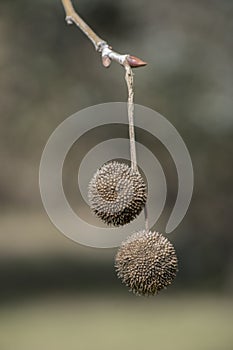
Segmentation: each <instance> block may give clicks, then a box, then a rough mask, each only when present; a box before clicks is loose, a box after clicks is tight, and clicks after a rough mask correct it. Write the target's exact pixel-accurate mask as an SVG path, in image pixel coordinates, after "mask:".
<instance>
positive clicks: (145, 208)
mask: <svg viewBox="0 0 233 350" xmlns="http://www.w3.org/2000/svg"><path fill="white" fill-rule="evenodd" d="M144 217H145V230H146V232H149V219H148V210H147V203H145V206H144Z"/></svg>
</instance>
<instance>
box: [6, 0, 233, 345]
mask: <svg viewBox="0 0 233 350" xmlns="http://www.w3.org/2000/svg"><path fill="white" fill-rule="evenodd" d="M74 5H76V8H78V9H79V13H80V14H81V16H82V17H83V18H84V19H85V20H86V21H87V22H88V23H89V24H90V26H91V27H92V28H93V29H95V30H96V31H97V33H98V34H99V35H100V36H101V37H103V39H106V40H107V41H108V42H109V43H110V44H111V45H112V46H113V48H114V49H115V50H117V51H119V52H122V53H124V52H129V53H131V54H135V55H137V56H139V57H141V58H142V59H144V60H145V61H147V62H148V63H149V64H148V66H147V67H145V68H141V69H138V70H135V84H136V95H135V101H136V103H138V104H142V105H144V106H147V107H150V108H152V109H154V110H156V111H158V112H159V113H161V114H162V115H164V116H166V118H167V119H168V120H169V121H170V122H171V123H172V124H173V125H174V126H175V127H176V128H177V130H178V131H179V133H180V134H181V136H182V137H183V139H184V141H185V143H186V145H187V147H188V149H189V151H190V154H191V158H192V161H193V166H194V175H195V188H194V194H193V199H192V202H191V205H190V208H189V210H188V213H187V215H186V217H185V219H184V220H183V222H182V223H181V224H180V225H179V227H177V229H176V230H175V232H173V233H172V234H170V235H169V239H170V240H171V241H172V242H173V243H174V245H175V248H176V250H177V254H178V257H179V273H178V276H177V278H176V280H175V282H174V283H173V285H172V286H170V287H169V288H168V290H166V291H163V292H161V294H159V295H158V296H156V297H154V298H149V299H147V298H139V297H136V296H134V295H132V294H130V293H129V292H128V291H127V288H125V287H124V286H123V285H121V283H120V281H119V280H117V277H116V275H115V271H114V255H115V253H116V249H94V248H88V247H85V246H81V245H78V244H77V243H74V242H72V241H70V240H68V239H67V238H65V237H64V236H63V235H61V234H60V233H59V231H58V230H57V229H56V228H55V227H54V226H53V225H52V223H51V222H50V220H49V218H48V217H47V214H46V212H45V210H44V208H43V206H42V202H41V198H40V193H39V186H38V169H39V162H40V157H41V154H42V151H43V148H44V146H45V143H46V142H47V139H48V137H49V136H50V135H51V133H52V132H53V131H54V129H55V128H56V127H57V126H58V125H59V124H60V123H61V122H62V121H63V120H64V119H65V118H66V117H68V116H69V115H71V114H73V113H75V112H77V111H79V110H81V109H83V108H85V107H89V106H92V105H94V104H98V103H103V102H115V101H126V87H125V82H124V79H123V76H124V75H123V74H124V72H123V69H122V67H120V66H119V65H117V64H115V63H112V65H111V67H110V68H109V69H105V68H103V67H102V65H101V62H100V57H99V56H98V54H96V52H95V50H94V49H93V46H92V44H91V43H90V42H89V41H88V40H87V39H86V38H85V37H84V35H83V34H82V33H81V32H80V31H79V30H78V29H77V28H76V27H75V26H67V25H66V23H65V21H64V11H63V8H62V5H61V2H60V1H48V0H40V1H39V0H34V1H29V0H20V1H13V0H1V2H0V44H1V50H0V74H1V75H0V76H1V79H0V91H1V94H0V159H1V171H0V209H1V213H0V276H1V277H0V280H1V286H0V349H2V350H12V349H17V350H21V349H23V350H31V349H34V350H36V349H41V348H43V349H56V350H60V349H65V348H68V349H71V350H72V349H85V350H89V349H97V350H98V349H102V350H105V349H110V348H111V349H113V350H115V349H125V348H128V349H134V350H139V349H141V348H142V347H146V346H149V347H158V348H159V349H161V350H162V349H163V350H167V349H170V348H171V346H172V348H173V349H179V350H183V349H195V350H196V349H203V350H209V349H211V350H215V349H216V350H219V349H222V350H230V349H232V348H233V334H232V321H233V300H232V291H233V268H232V266H233V254H232V253H233V247H232V245H233V235H232V208H233V193H232V192H233V182H232V178H233V162H232V158H233V118H232V110H233V99H232V92H233V82H232V76H233V66H232V60H233V44H232V32H233V22H232V15H233V3H232V1H231V0H222V1H217V0H185V1H184V0H177V1H175V2H174V1H172V0H164V1H155V0H147V1H141V0H124V1H123V0H119V1H117V2H116V1H115V2H113V1H111V0H86V1H81V0H80V1H74ZM93 137H94V136H93V135H89V139H88V138H87V140H86V141H85V142H93ZM126 137H127V134H126ZM140 137H141V142H142V143H143V142H144V144H145V145H146V143H147V142H149V141H148V135H147V136H146V135H141V136H140V135H139V138H140ZM150 145H151V147H152V146H153V147H154V148H153V147H152V148H153V151H154V154H155V155H156V157H157V158H158V159H159V160H160V161H161V164H162V165H163V166H164V167H165V170H164V171H165V174H166V177H167V181H168V184H169V188H168V199H167V202H166V210H165V211H164V213H163V215H162V217H161V218H160V220H159V222H158V223H157V225H156V227H155V228H156V229H157V230H159V231H160V232H163V230H164V227H165V226H164V225H165V223H166V220H167V217H168V215H169V210H170V209H171V208H172V207H173V205H174V200H175V198H176V194H177V178H176V173H175V168H174V164H173V163H172V160H171V159H170V158H169V155H168V154H167V152H165V150H164V149H163V147H162V146H161V145H160V144H159V143H158V142H156V140H151V141H150ZM78 150H79V148H78V147H76V151H75V149H74V150H73V152H72V154H73V158H72V157H71V156H70V157H69V159H68V161H67V164H66V169H65V175H64V186H65V188H67V193H69V195H70V196H71V199H70V200H71V201H72V200H74V199H75V197H77V191H76V190H75V189H74V185H75V179H76V175H77V174H76V173H74V172H73V171H72V170H73V162H74V159H76V158H78V154H77V153H78V152H79V151H78ZM75 152H76V154H75ZM75 157H76V158H75ZM79 158H80V157H79ZM76 160H77V159H76ZM73 189H74V190H73ZM76 199H77V198H76ZM80 206H81V209H82V203H81V204H80ZM88 215H90V213H88ZM77 229H78V228H77Z"/></svg>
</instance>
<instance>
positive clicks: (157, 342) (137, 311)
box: [0, 294, 233, 350]
mask: <svg viewBox="0 0 233 350" xmlns="http://www.w3.org/2000/svg"><path fill="white" fill-rule="evenodd" d="M232 309H233V301H232V300H230V299H227V298H225V299H224V298H220V297H213V296H212V297H211V296H207V295H205V296H203V297H196V296H195V297H194V296H180V297H177V298H175V297H173V298H172V299H171V298H167V296H166V295H162V294H161V295H159V296H157V297H155V298H151V299H150V298H149V299H144V298H138V297H134V296H132V297H129V299H123V300H121V299H119V298H118V297H116V298H112V299H111V298H106V299H104V298H102V299H100V298H87V297H86V298H84V297H83V298H79V299H76V298H74V297H68V298H67V297H66V298H64V297H62V298H61V297H60V298H56V297H55V296H54V297H53V298H51V299H48V298H47V299H43V300H40V301H39V300H38V301H34V302H28V303H23V304H18V305H14V306H12V305H11V306H5V307H4V308H2V309H1V312H0V349H2V350H13V349H17V350H32V349H33V350H37V349H38V350H39V349H44V350H47V349H48V350H49V349H50V350H51V349H54V350H55V349H56V350H63V349H69V350H73V349H76V350H77V349H82V350H91V349H96V350H105V349H106V350H107V349H112V350H119V349H134V350H141V349H145V348H150V349H160V350H168V349H169V350H170V349H177V350H178V349H179V350H202V349H203V350H220V349H221V350H230V349H232V348H233V332H232V324H233V312H232Z"/></svg>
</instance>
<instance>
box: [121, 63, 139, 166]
mask: <svg viewBox="0 0 233 350" xmlns="http://www.w3.org/2000/svg"><path fill="white" fill-rule="evenodd" d="M124 67H125V80H126V83H127V87H128V119H129V139H130V158H131V167H132V169H133V170H135V171H137V170H138V166H137V156H136V145H135V132H134V103H133V97H134V90H133V71H132V69H131V67H130V65H129V64H127V63H125V65H124Z"/></svg>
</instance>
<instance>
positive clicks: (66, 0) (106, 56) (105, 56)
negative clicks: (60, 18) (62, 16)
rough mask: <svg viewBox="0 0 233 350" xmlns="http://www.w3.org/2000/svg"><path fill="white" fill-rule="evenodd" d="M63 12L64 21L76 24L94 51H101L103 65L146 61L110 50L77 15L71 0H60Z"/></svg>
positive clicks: (142, 62) (131, 64)
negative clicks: (112, 62) (114, 62)
mask: <svg viewBox="0 0 233 350" xmlns="http://www.w3.org/2000/svg"><path fill="white" fill-rule="evenodd" d="M61 1H62V4H63V7H64V10H65V13H66V22H67V23H68V24H73V23H74V24H76V25H77V26H78V27H79V28H80V29H81V30H82V32H83V33H84V34H85V35H86V36H87V37H88V39H89V40H90V41H91V42H92V44H93V45H94V47H95V49H96V51H98V52H100V53H101V56H102V63H103V65H104V67H106V68H107V67H109V66H110V64H111V61H112V60H113V61H116V62H117V63H120V64H121V65H124V64H125V63H128V64H129V65H130V67H132V68H135V67H142V66H145V65H146V64H147V63H146V62H144V61H142V60H141V59H140V58H138V57H135V56H132V55H129V54H120V53H118V52H115V51H113V50H112V47H111V46H110V45H109V44H108V43H107V42H106V41H105V40H103V39H101V38H100V37H99V36H98V35H97V34H96V33H95V32H94V31H93V30H92V29H91V28H90V27H89V26H88V25H87V24H86V23H85V22H84V20H83V19H82V18H81V17H80V16H79V15H78V13H77V12H76V11H75V9H74V7H73V5H72V3H71V0H61Z"/></svg>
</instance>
